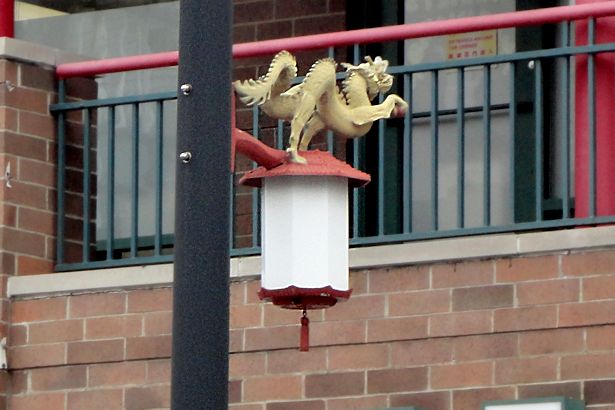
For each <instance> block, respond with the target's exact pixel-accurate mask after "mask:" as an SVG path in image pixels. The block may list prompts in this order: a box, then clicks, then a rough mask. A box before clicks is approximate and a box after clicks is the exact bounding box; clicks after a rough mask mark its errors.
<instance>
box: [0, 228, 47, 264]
mask: <svg viewBox="0 0 615 410" xmlns="http://www.w3.org/2000/svg"><path fill="white" fill-rule="evenodd" d="M0 235H4V238H6V239H5V240H4V243H3V244H4V249H5V250H6V251H9V252H15V253H22V254H26V255H30V256H38V257H40V258H44V257H45V246H46V243H45V236H43V235H39V234H35V233H30V232H23V231H18V230H15V229H10V228H0Z"/></svg>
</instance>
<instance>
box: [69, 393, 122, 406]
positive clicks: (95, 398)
mask: <svg viewBox="0 0 615 410" xmlns="http://www.w3.org/2000/svg"><path fill="white" fill-rule="evenodd" d="M123 396H124V392H123V390H122V389H104V390H91V391H76V392H68V394H67V398H66V399H67V405H66V409H67V410H82V409H88V410H106V409H120V408H122V405H123V399H124V397H123Z"/></svg>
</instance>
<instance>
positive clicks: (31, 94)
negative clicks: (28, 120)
mask: <svg viewBox="0 0 615 410" xmlns="http://www.w3.org/2000/svg"><path fill="white" fill-rule="evenodd" d="M47 95H48V94H47V92H46V91H41V90H33V89H29V88H23V87H15V88H14V89H13V91H11V92H6V93H4V98H0V102H1V101H2V100H4V102H5V104H2V105H7V106H9V107H13V108H17V109H19V110H25V111H33V112H36V113H39V114H47V113H48V112H49V110H48V100H47Z"/></svg>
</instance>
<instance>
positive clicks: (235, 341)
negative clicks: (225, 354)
mask: <svg viewBox="0 0 615 410" xmlns="http://www.w3.org/2000/svg"><path fill="white" fill-rule="evenodd" d="M244 338H245V332H244V330H243V329H240V330H231V331H229V341H228V348H229V352H231V353H235V352H241V351H243V346H244Z"/></svg>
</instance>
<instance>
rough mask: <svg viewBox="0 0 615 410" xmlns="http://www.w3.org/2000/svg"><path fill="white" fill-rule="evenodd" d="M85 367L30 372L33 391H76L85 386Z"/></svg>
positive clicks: (50, 368)
mask: <svg viewBox="0 0 615 410" xmlns="http://www.w3.org/2000/svg"><path fill="white" fill-rule="evenodd" d="M86 371H87V369H86V367H85V366H61V367H48V368H45V369H32V370H31V371H30V385H31V388H32V390H33V391H41V390H43V391H48V390H65V389H78V388H82V387H85V386H86V382H87V375H86Z"/></svg>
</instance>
